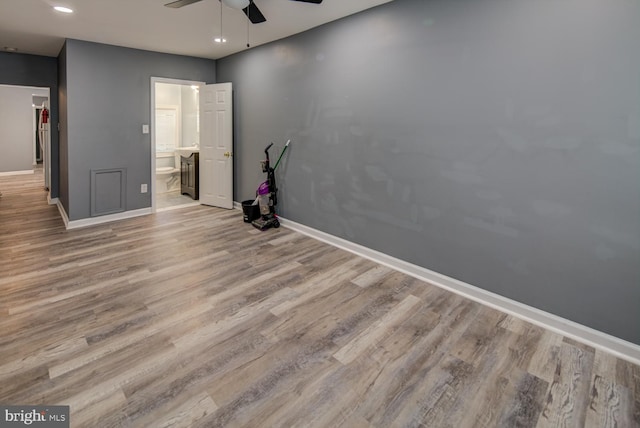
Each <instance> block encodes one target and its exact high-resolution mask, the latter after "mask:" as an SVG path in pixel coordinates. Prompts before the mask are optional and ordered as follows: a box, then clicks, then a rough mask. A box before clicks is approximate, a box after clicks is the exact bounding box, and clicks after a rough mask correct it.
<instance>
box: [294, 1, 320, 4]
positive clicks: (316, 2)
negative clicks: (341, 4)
mask: <svg viewBox="0 0 640 428" xmlns="http://www.w3.org/2000/svg"><path fill="white" fill-rule="evenodd" d="M293 1H301V2H304V3H315V4H320V3H322V0H293Z"/></svg>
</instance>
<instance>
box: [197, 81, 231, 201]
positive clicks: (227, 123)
mask: <svg viewBox="0 0 640 428" xmlns="http://www.w3.org/2000/svg"><path fill="white" fill-rule="evenodd" d="M232 112H233V105H232V100H231V83H216V84H214V85H205V86H201V87H200V203H201V204H204V205H213V206H216V207H220V208H229V209H231V208H233V157H232V156H233V151H232V150H233V129H232V128H233V113H232Z"/></svg>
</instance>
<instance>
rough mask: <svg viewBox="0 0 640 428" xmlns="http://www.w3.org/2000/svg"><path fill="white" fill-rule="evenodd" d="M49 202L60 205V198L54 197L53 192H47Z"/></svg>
mask: <svg viewBox="0 0 640 428" xmlns="http://www.w3.org/2000/svg"><path fill="white" fill-rule="evenodd" d="M47 203H48V204H49V205H58V198H52V197H51V192H47Z"/></svg>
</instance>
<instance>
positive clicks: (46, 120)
mask: <svg viewBox="0 0 640 428" xmlns="http://www.w3.org/2000/svg"><path fill="white" fill-rule="evenodd" d="M42 123H49V110H47V109H46V108H43V109H42Z"/></svg>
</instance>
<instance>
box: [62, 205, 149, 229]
mask: <svg viewBox="0 0 640 428" xmlns="http://www.w3.org/2000/svg"><path fill="white" fill-rule="evenodd" d="M58 210H59V211H60V215H61V216H62V220H63V221H64V226H65V227H66V228H67V229H78V228H80V227H87V226H95V225H97V224H103V223H109V222H112V221H116V220H124V219H126V218H133V217H140V216H143V215H147V214H151V208H142V209H139V210H131V211H124V212H121V213H117V214H107V215H102V216H99V217H90V218H82V219H80V220H69V216H67V213H66V211H65V210H64V207H63V206H62V203H60V201H58Z"/></svg>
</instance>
